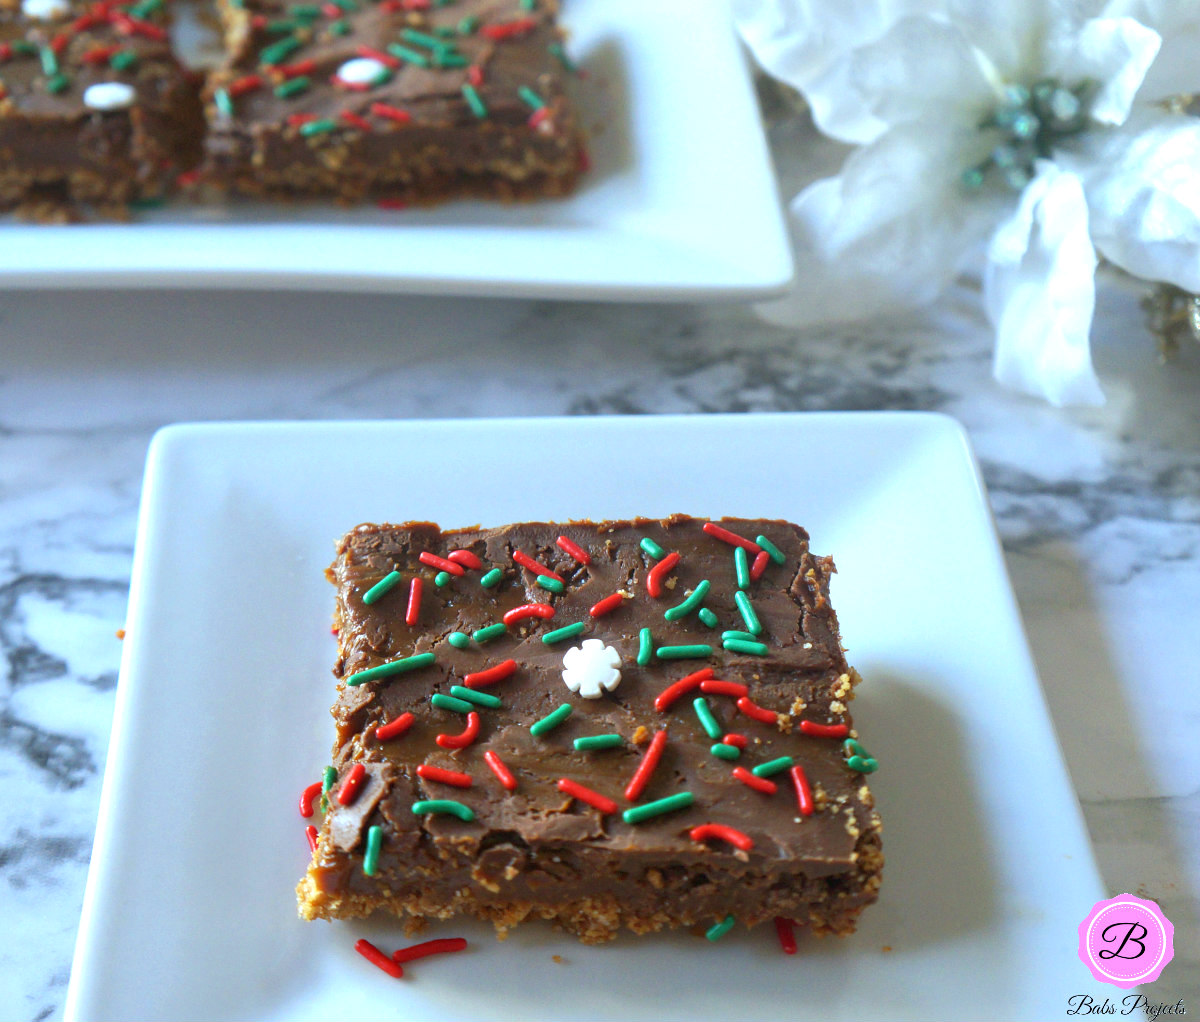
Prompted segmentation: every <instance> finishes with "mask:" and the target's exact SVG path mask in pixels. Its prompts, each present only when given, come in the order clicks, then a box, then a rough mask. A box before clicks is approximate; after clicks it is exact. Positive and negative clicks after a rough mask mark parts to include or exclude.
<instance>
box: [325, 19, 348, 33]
mask: <svg viewBox="0 0 1200 1022" xmlns="http://www.w3.org/2000/svg"><path fill="white" fill-rule="evenodd" d="M349 32H350V23H349V22H348V21H340V20H339V21H334V22H331V23H330V25H329V34H330V35H348V34H349Z"/></svg>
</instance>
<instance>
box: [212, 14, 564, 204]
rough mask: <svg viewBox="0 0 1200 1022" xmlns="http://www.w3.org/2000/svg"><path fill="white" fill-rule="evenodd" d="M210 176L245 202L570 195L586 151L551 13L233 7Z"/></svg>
mask: <svg viewBox="0 0 1200 1022" xmlns="http://www.w3.org/2000/svg"><path fill="white" fill-rule="evenodd" d="M220 10H221V12H222V20H223V22H224V29H225V43H226V48H227V50H228V52H229V54H230V55H231V59H230V61H229V62H228V64H227V66H226V67H224V68H223V69H222V70H220V71H218V72H217V73H215V74H214V75H213V76H212V77H211V78H210V83H209V88H208V92H207V102H206V110H207V115H208V120H209V131H208V139H207V159H206V162H205V177H206V179H207V180H208V181H210V182H212V183H215V184H216V185H218V186H221V187H223V188H225V189H228V190H232V191H235V192H240V193H243V194H251V195H262V196H275V197H298V196H322V197H327V198H333V199H337V200H341V201H344V202H357V201H360V200H363V199H365V198H384V199H389V200H393V201H398V202H417V203H426V202H430V201H434V200H440V199H444V198H447V197H452V196H462V195H481V196H485V197H492V198H501V199H521V198H534V197H543V196H553V195H563V194H565V193H567V192H569V191H571V190H572V188H573V187H574V185H575V180H576V178H577V176H578V174H579V171H580V163H581V159H582V147H581V142H580V133H579V130H578V128H577V126H576V122H575V116H574V113H573V111H572V108H571V106H570V104H569V103H568V101H567V96H566V93H565V90H564V79H565V77H566V70H567V65H568V63H569V62H568V58H567V57H566V54H565V52H564V51H563V48H562V37H561V33H560V31H559V29H558V27H557V24H556V13H557V4H556V3H555V2H554V0H536V2H529V0H439V2H432V0H325V2H322V3H284V2H282V0H223V2H222V4H221V6H220Z"/></svg>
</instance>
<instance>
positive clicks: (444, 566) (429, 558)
mask: <svg viewBox="0 0 1200 1022" xmlns="http://www.w3.org/2000/svg"><path fill="white" fill-rule="evenodd" d="M417 560H418V561H420V562H421V563H422V564H428V565H429V566H430V567H431V568H437V569H438V570H439V571H448V572H449V573H450V574H451V575H457V576H458V577H459V578H462V576H463V575H465V574H466V572H465V571H463V566H462V565H461V564H455V563H454V562H453V561H448V560H446V558H444V557H438V555H437V554H431V553H430V552H429V551H428V550H422V551H421V554H420V556H419V557H418V558H417Z"/></svg>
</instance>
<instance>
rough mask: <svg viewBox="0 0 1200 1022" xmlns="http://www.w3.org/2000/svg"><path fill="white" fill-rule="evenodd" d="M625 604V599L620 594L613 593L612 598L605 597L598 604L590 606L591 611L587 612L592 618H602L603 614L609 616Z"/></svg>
mask: <svg viewBox="0 0 1200 1022" xmlns="http://www.w3.org/2000/svg"><path fill="white" fill-rule="evenodd" d="M624 602H625V597H624V596H622V595H621V594H620V593H613V594H612V596H606V597H604V599H603V600H600V601H599V602H598V603H594V604H592V609H591V610H589V611H588V613H589V614H591V615H592V617H604V615H605V614H611V613H612V612H613V611H614V610H616V609H617V608H618V607H619V606H621V604H622V603H624Z"/></svg>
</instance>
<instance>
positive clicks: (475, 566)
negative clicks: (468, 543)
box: [446, 550, 483, 571]
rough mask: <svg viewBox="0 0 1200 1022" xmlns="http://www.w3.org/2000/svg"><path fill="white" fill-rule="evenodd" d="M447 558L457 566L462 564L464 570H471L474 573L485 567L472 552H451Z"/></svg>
mask: <svg viewBox="0 0 1200 1022" xmlns="http://www.w3.org/2000/svg"><path fill="white" fill-rule="evenodd" d="M446 557H447V558H448V559H449V560H451V561H453V562H454V563H455V564H461V565H462V566H463V567H464V568H470V569H471V570H472V571H478V570H479V569H480V568H482V567H483V561H481V560H480V559H479V558H478V557H476V556H475V555H474V554H473V553H471V551H470V550H451V551H450V552H449V553H448V554H446Z"/></svg>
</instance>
